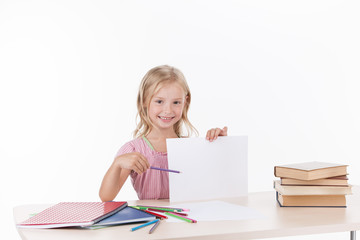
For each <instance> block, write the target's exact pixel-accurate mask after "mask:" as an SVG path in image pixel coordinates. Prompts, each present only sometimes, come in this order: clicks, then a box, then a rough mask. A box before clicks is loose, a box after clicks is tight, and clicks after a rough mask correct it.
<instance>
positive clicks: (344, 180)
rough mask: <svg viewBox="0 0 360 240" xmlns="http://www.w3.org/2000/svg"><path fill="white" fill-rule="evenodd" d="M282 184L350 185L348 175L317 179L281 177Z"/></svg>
mask: <svg viewBox="0 0 360 240" xmlns="http://www.w3.org/2000/svg"><path fill="white" fill-rule="evenodd" d="M281 185H307V186H348V177H347V176H346V175H344V176H338V177H331V178H322V179H315V180H299V179H294V178H281Z"/></svg>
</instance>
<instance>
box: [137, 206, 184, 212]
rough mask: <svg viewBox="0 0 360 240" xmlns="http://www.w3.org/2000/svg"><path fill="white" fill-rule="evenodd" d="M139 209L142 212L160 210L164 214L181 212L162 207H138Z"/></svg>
mask: <svg viewBox="0 0 360 240" xmlns="http://www.w3.org/2000/svg"><path fill="white" fill-rule="evenodd" d="M136 208H137V209H141V210H148V209H149V210H151V209H152V210H160V211H164V212H181V210H180V209H173V208H160V207H142V206H136Z"/></svg>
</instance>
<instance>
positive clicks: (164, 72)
mask: <svg viewBox="0 0 360 240" xmlns="http://www.w3.org/2000/svg"><path fill="white" fill-rule="evenodd" d="M172 82H176V83H179V85H180V86H181V87H182V89H183V91H184V93H185V97H186V101H185V105H184V109H183V112H182V116H181V119H180V120H179V121H178V122H177V123H175V124H174V131H175V133H176V135H178V136H179V137H180V136H183V135H182V134H183V133H182V125H185V127H186V130H187V135H185V136H187V137H189V136H190V135H192V134H193V133H195V134H196V135H198V131H197V130H196V129H195V127H194V126H193V125H192V124H191V123H190V121H189V119H188V115H187V114H188V110H189V106H190V102H191V93H190V89H189V86H188V84H187V82H186V79H185V77H184V75H183V74H182V72H181V71H180V70H179V69H177V68H174V67H172V66H168V65H162V66H158V67H154V68H152V69H150V70H149V71H148V72H147V73H146V74H145V76H144V77H143V79H142V81H141V83H140V87H139V93H138V97H137V109H138V113H137V115H136V119H137V118H138V117H139V118H140V121H139V123H138V124H137V127H136V129H135V131H134V138H136V137H142V136H146V135H147V134H149V133H150V131H151V129H152V123H151V120H150V118H149V115H148V109H149V105H150V100H151V98H152V97H153V96H154V94H156V93H157V91H159V90H160V88H161V87H162V86H164V84H166V83H172Z"/></svg>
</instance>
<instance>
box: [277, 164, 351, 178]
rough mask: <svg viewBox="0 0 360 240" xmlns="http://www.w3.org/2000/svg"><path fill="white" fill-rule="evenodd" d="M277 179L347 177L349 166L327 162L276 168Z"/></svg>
mask: <svg viewBox="0 0 360 240" xmlns="http://www.w3.org/2000/svg"><path fill="white" fill-rule="evenodd" d="M274 174H275V176H276V177H283V178H294V179H300V180H314V179H321V178H329V177H336V176H342V175H347V165H344V164H336V163H325V162H304V163H295V164H287V165H281V166H275V167H274Z"/></svg>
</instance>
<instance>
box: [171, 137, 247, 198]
mask: <svg viewBox="0 0 360 240" xmlns="http://www.w3.org/2000/svg"><path fill="white" fill-rule="evenodd" d="M166 143H167V152H168V162H169V169H174V170H178V171H181V173H180V174H176V173H169V181H170V201H171V202H179V201H194V200H207V199H219V198H227V197H239V196H244V195H247V193H248V180H247V179H248V175H247V156H248V137H247V136H227V137H218V139H217V140H215V141H213V142H209V141H208V140H206V139H205V138H176V139H175V138H171V139H167V140H166Z"/></svg>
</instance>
